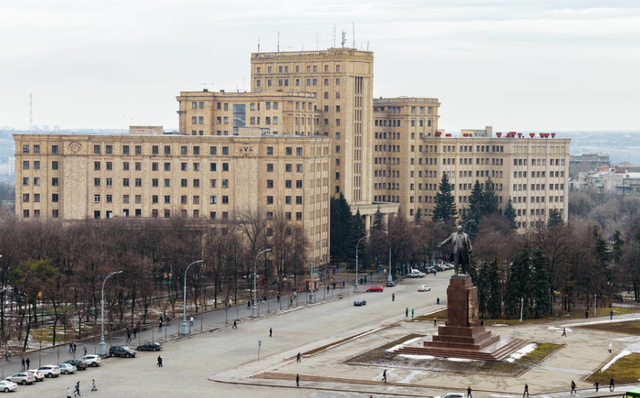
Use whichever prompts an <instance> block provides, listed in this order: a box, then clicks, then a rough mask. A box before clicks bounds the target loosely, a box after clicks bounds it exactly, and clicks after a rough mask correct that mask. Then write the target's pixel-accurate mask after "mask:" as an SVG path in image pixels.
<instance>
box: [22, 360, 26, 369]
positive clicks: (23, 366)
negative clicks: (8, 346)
mask: <svg viewBox="0 0 640 398" xmlns="http://www.w3.org/2000/svg"><path fill="white" fill-rule="evenodd" d="M25 366H26V364H25V362H24V358H22V370H26V369H25Z"/></svg>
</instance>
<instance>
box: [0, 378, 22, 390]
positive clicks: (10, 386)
mask: <svg viewBox="0 0 640 398" xmlns="http://www.w3.org/2000/svg"><path fill="white" fill-rule="evenodd" d="M17 389H18V385H17V384H16V383H14V382H12V381H9V380H0V391H4V392H9V391H15V390H17Z"/></svg>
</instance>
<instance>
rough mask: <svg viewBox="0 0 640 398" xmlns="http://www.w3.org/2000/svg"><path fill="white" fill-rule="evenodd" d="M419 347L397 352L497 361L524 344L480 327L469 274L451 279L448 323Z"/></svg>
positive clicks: (476, 298) (475, 296) (476, 291)
mask: <svg viewBox="0 0 640 398" xmlns="http://www.w3.org/2000/svg"><path fill="white" fill-rule="evenodd" d="M421 343H422V344H417V345H409V346H404V347H402V348H400V349H399V350H398V351H396V352H398V353H400V354H411V355H430V356H436V357H447V358H466V359H478V360H487V361H499V360H502V359H503V358H505V357H507V356H509V355H511V354H512V353H513V352H515V351H517V350H519V349H520V348H522V347H523V346H524V345H526V344H527V342H526V341H524V340H521V339H501V338H500V336H493V335H492V334H491V331H489V330H486V329H485V328H484V326H480V319H479V316H478V290H477V288H476V287H475V286H473V283H472V282H471V278H470V277H469V276H468V275H464V274H461V275H456V276H454V277H452V278H451V281H450V283H449V288H448V289H447V323H446V325H445V326H440V327H438V334H434V335H433V336H430V337H427V338H426V339H424V340H422V342H421Z"/></svg>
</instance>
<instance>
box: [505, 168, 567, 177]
mask: <svg viewBox="0 0 640 398" xmlns="http://www.w3.org/2000/svg"><path fill="white" fill-rule="evenodd" d="M546 175H547V173H546V171H532V172H531V174H530V178H546ZM549 177H550V178H553V177H562V178H564V170H563V171H553V170H552V171H549ZM513 178H527V172H526V171H514V172H513Z"/></svg>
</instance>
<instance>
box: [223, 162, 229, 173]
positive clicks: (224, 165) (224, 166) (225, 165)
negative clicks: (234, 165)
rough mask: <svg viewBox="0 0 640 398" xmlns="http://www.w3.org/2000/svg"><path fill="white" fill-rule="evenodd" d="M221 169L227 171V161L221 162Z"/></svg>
mask: <svg viewBox="0 0 640 398" xmlns="http://www.w3.org/2000/svg"><path fill="white" fill-rule="evenodd" d="M222 171H229V163H222Z"/></svg>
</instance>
